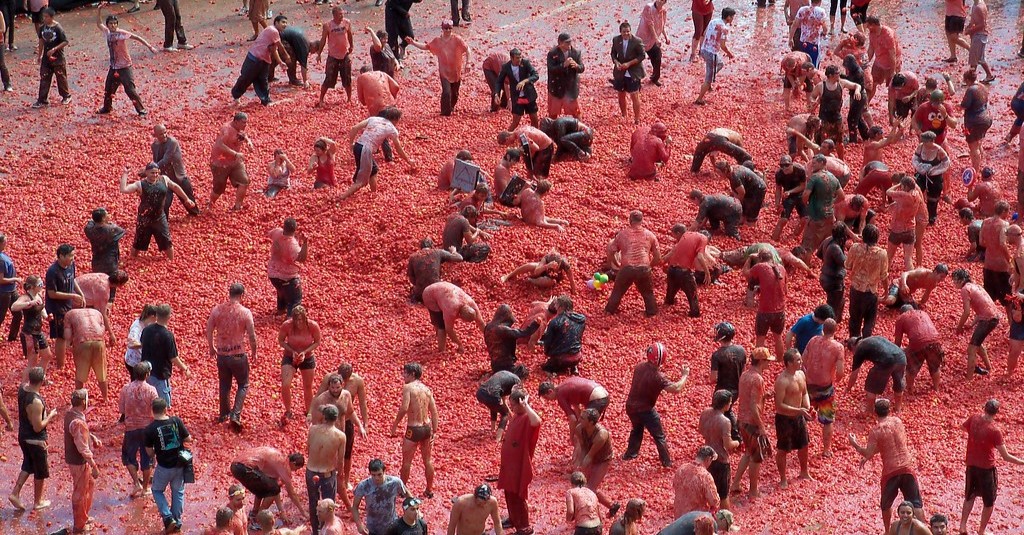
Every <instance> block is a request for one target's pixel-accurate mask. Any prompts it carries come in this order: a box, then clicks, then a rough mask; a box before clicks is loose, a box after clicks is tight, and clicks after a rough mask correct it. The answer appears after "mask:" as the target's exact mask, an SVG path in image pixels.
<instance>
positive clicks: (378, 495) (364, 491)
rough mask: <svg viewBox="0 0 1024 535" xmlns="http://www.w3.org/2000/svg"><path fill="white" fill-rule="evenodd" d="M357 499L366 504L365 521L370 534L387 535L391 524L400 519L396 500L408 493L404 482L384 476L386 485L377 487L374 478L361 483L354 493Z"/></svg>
mask: <svg viewBox="0 0 1024 535" xmlns="http://www.w3.org/2000/svg"><path fill="white" fill-rule="evenodd" d="M352 493H353V495H354V496H355V499H359V498H363V502H364V503H365V504H366V505H365V507H366V509H365V514H364V515H363V520H364V521H365V522H366V528H367V529H368V530H369V531H370V533H386V532H387V530H388V528H389V527H390V526H391V524H392V523H393V522H394V521H395V519H396V518H398V514H397V513H395V500H396V499H398V497H399V496H405V495H406V494H407V491H406V490H405V485H403V484H402V480H401V479H398V478H397V477H395V476H387V475H386V476H384V483H383V484H381V485H380V486H377V485H376V484H374V482H373V478H372V477H368V478H366V479H364V480H362V481H360V482H359V484H358V485H356V488H355V489H354V490H353V491H352Z"/></svg>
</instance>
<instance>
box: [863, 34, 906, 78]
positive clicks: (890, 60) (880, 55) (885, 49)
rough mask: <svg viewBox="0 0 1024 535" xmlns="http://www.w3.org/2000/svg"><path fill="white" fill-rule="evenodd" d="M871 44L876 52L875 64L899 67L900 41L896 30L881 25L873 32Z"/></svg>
mask: <svg viewBox="0 0 1024 535" xmlns="http://www.w3.org/2000/svg"><path fill="white" fill-rule="evenodd" d="M871 46H872V49H873V50H874V52H875V65H877V66H878V67H879V68H882V69H898V68H899V67H900V60H901V59H902V56H901V53H900V42H899V39H897V38H896V32H895V31H893V29H892V28H890V27H888V26H881V27H879V28H878V31H876V32H874V33H872V34H871Z"/></svg>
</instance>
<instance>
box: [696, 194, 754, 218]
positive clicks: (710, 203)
mask: <svg viewBox="0 0 1024 535" xmlns="http://www.w3.org/2000/svg"><path fill="white" fill-rule="evenodd" d="M742 213H743V209H742V207H740V204H739V201H737V200H736V199H734V198H732V197H729V196H727V195H719V194H715V195H705V196H704V200H703V201H701V203H700V213H699V214H697V217H698V219H717V220H726V219H739V218H740V215H741V214H742Z"/></svg>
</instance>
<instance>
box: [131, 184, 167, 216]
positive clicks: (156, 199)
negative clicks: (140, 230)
mask: <svg viewBox="0 0 1024 535" xmlns="http://www.w3.org/2000/svg"><path fill="white" fill-rule="evenodd" d="M139 184H140V185H141V186H142V195H141V196H140V197H139V216H138V222H139V224H140V225H149V224H152V223H156V222H158V221H160V220H161V219H163V218H165V217H166V214H165V213H164V201H166V200H167V193H168V190H167V181H166V180H164V178H163V177H160V180H157V181H156V182H155V183H153V184H150V183H149V182H148V181H146V180H143V181H141V182H140V183H139Z"/></svg>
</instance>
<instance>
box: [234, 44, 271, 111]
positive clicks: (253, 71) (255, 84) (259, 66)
mask: <svg viewBox="0 0 1024 535" xmlns="http://www.w3.org/2000/svg"><path fill="white" fill-rule="evenodd" d="M249 86H252V90H253V92H254V93H256V97H258V98H259V99H260V102H262V103H263V105H264V106H266V105H267V104H270V64H269V63H267V62H265V61H263V60H261V59H259V58H257V57H256V56H254V55H252V54H246V55H245V61H243V62H242V72H241V73H240V74H239V75H238V80H236V81H235V85H234V86H233V87H232V88H231V98H233V99H238V98H241V97H242V95H244V94H245V92H246V91H247V90H248V89H249Z"/></svg>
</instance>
